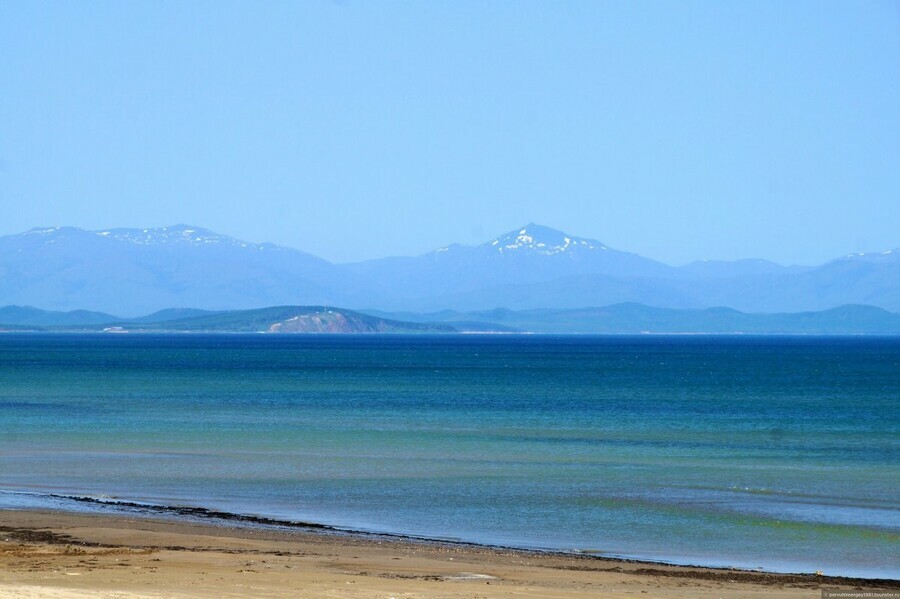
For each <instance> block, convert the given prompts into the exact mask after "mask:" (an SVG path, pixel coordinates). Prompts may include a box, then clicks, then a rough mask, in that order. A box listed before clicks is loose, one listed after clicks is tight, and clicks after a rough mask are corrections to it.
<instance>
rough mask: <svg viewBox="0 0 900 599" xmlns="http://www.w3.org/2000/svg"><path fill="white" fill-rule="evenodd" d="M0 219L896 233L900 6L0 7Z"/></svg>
mask: <svg viewBox="0 0 900 599" xmlns="http://www.w3.org/2000/svg"><path fill="white" fill-rule="evenodd" d="M0 56H2V60H0V216H2V218H0V234H8V233H15V232H19V231H23V230H26V229H29V228H31V227H33V226H44V225H74V226H80V227H86V228H106V227H115V226H139V227H146V226H162V225H167V224H174V223H190V224H194V225H199V226H205V227H208V228H211V229H214V230H217V231H219V232H222V233H227V234H230V235H234V236H236V237H240V238H244V239H249V240H252V241H273V242H275V243H279V244H283V245H289V246H293V247H297V248H300V249H303V250H306V251H310V252H312V253H315V254H318V255H321V256H323V257H325V258H328V259H331V260H335V261H349V260H357V259H364V258H370V257H381V256H385V255H408V254H416V253H422V252H425V251H428V250H431V249H434V248H436V247H438V246H442V245H445V244H447V243H450V242H453V241H460V242H463V243H475V242H480V241H484V240H486V239H488V238H490V237H491V236H493V235H495V234H498V233H501V232H504V231H506V230H509V229H512V228H514V227H516V226H519V225H521V224H524V223H526V222H529V221H535V222H538V223H541V224H545V225H548V226H552V227H556V228H559V229H563V230H565V231H567V232H570V233H572V234H575V235H581V236H586V237H593V238H597V239H600V240H601V241H603V242H605V243H606V244H608V245H610V246H612V247H615V248H618V249H624V250H629V251H634V252H637V253H640V254H643V255H646V256H648V257H652V258H656V259H659V260H662V261H665V262H669V263H672V264H680V263H684V262H688V261H690V260H694V259H699V258H723V259H735V258H744V257H762V258H769V259H773V260H776V261H779V262H782V263H810V264H811V263H818V262H822V261H824V260H826V259H829V258H832V257H836V256H838V255H841V254H844V253H846V252H850V251H876V250H883V249H888V248H895V247H898V246H900V3H898V2H895V1H883V2H866V1H860V2H857V1H852V2H851V1H847V2H827V1H826V2H822V1H814V2H803V1H791V2H779V1H774V0H772V1H769V2H721V1H712V2H630V1H628V2H625V1H623V2H601V1H593V0H592V1H587V2H556V1H551V0H547V1H545V2H526V1H508V2H506V1H493V2H483V1H480V0H479V1H472V2H463V1H455V0H454V1H446V2H438V1H434V2H374V1H372V2H356V1H353V0H347V1H344V2H324V1H323V2H313V1H310V2H249V1H248V2H225V1H220V0H217V1H215V2H200V1H191V2H136V1H135V2H132V1H129V2H119V1H114V2H51V3H47V2H37V1H34V2H32V1H29V2H24V1H21V2H3V3H0Z"/></svg>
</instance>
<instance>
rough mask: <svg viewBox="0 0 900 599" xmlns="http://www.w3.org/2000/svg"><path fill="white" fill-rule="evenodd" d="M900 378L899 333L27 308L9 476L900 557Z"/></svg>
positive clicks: (712, 547)
mask: <svg viewBox="0 0 900 599" xmlns="http://www.w3.org/2000/svg"><path fill="white" fill-rule="evenodd" d="M898 402H900V339H898V338H892V339H889V338H883V339H879V338H807V337H803V338H794V337H707V336H689V337H682V336H679V337H650V336H642V337H576V336H565V337H549V336H469V335H463V336H386V335H382V336H310V335H296V336H276V335H169V336H165V335H24V334H5V335H0V489H6V490H10V491H35V492H38V493H47V492H50V493H66V494H76V495H92V496H96V495H104V496H112V497H117V498H122V499H128V500H140V501H146V502H151V503H157V504H165V505H197V506H204V507H210V508H215V509H220V510H226V511H232V512H237V513H252V514H259V515H265V516H272V517H278V518H286V519H295V520H304V521H314V522H321V523H326V524H334V525H337V526H343V527H349V528H361V529H366V530H373V531H382V532H393V533H403V534H412V535H419V536H427V537H436V538H454V539H461V540H466V541H473V542H480V543H490V544H501V545H513V546H522V547H535V548H547V549H561V550H578V551H595V552H599V553H602V554H607V555H620V556H629V557H638V558H647V559H654V560H663V561H673V562H678V563H692V564H704V565H723V566H741V567H748V568H756V567H760V566H761V567H763V568H765V569H770V570H778V571H814V570H823V571H824V572H825V573H826V574H848V575H863V576H878V577H892V578H898V577H900V493H898V491H900V410H898V405H900V403H898ZM39 502H40V496H39V495H38V496H35V495H27V496H23V495H10V494H4V493H0V507H2V506H4V505H6V506H13V505H18V506H21V505H22V504H35V503H39Z"/></svg>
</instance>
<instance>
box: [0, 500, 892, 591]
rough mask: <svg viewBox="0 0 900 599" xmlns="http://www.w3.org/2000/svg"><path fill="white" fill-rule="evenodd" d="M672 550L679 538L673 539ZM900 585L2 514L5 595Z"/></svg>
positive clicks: (168, 523)
mask: <svg viewBox="0 0 900 599" xmlns="http://www.w3.org/2000/svg"><path fill="white" fill-rule="evenodd" d="M673 542H674V540H673ZM823 588H826V589H834V590H839V589H840V590H859V591H874V590H878V589H884V590H891V591H894V592H895V593H897V596H898V597H900V581H873V580H862V579H848V578H832V577H828V576H815V575H780V574H766V573H761V572H748V571H740V570H722V569H710V568H689V567H676V566H665V565H659V564H650V563H641V562H631V561H623V560H614V559H605V558H597V557H591V556H578V555H560V554H540V553H535V552H528V551H515V550H505V549H493V548H487V547H479V546H472V545H459V544H447V543H437V542H435V543H430V542H429V543H421V542H411V541H408V540H403V539H391V538H384V537H377V536H372V535H353V534H334V533H329V532H322V531H315V530H308V531H307V530H296V531H294V530H291V531H276V530H271V529H264V528H253V527H241V526H237V527H234V526H228V525H213V524H207V523H186V522H177V521H172V520H160V519H152V518H140V517H129V516H120V515H86V514H70V513H61V512H45V511H13V510H10V511H0V597H22V598H25V597H59V598H69V597H73V598H74V597H78V598H87V597H108V598H120V599H130V598H133V597H350V598H354V597H361V598H362V597H364V598H376V597H377V598H385V599H387V598H389V597H395V598H397V599H400V598H401V597H403V598H417V597H448V598H453V597H460V598H462V597H466V598H476V597H483V598H487V597H504V598H513V597H515V598H520V597H535V598H537V597H541V598H568V597H665V598H681V597H683V598H692V599H693V598H697V597H760V598H761V597H797V598H800V597H803V598H806V599H809V598H813V597H819V596H820V589H823Z"/></svg>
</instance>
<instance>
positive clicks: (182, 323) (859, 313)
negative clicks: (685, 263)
mask: <svg viewBox="0 0 900 599" xmlns="http://www.w3.org/2000/svg"><path fill="white" fill-rule="evenodd" d="M0 331H2V332H16V331H40V332H82V333H83V332H109V333H132V332H133V333H406V334H410V333H565V334H568V333H582V334H584V333H586V334H640V333H655V334H679V333H707V334H764V335H900V314H895V313H892V312H887V311H886V310H882V309H881V308H874V307H872V306H841V307H839V308H833V309H831V310H824V311H820V312H799V313H794V314H746V313H744V312H738V311H737V310H732V309H730V308H707V309H704V310H675V309H672V308H653V307H650V306H644V305H642V304H615V305H612V306H606V307H603V308H576V309H569V310H563V309H538V310H518V311H517V310H509V309H506V308H498V309H495V310H486V311H479V312H457V311H454V310H443V311H441V312H435V313H427V314H422V313H395V314H390V313H362V312H357V311H354V310H346V309H343V308H335V307H333V306H273V307H269V308H257V309H253V310H227V311H204V310H161V311H159V312H155V313H153V314H149V315H146V316H142V317H138V318H127V319H123V318H117V317H116V316H113V315H110V314H103V313H100V312H87V311H85V310H74V311H71V312H50V311H45V310H38V309H36V308H23V307H19V306H6V307H3V308H0Z"/></svg>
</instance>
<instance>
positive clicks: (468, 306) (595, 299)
mask: <svg viewBox="0 0 900 599" xmlns="http://www.w3.org/2000/svg"><path fill="white" fill-rule="evenodd" d="M621 303H631V304H634V303H637V304H644V305H646V306H650V307H654V308H667V309H680V310H685V309H690V310H704V309H708V308H720V307H724V308H730V309H732V310H739V311H742V312H753V313H788V312H804V311H822V310H830V309H833V308H837V307H839V306H842V305H845V304H861V305H869V306H874V307H878V308H882V309H884V310H887V311H890V312H898V311H900V249H897V250H887V251H884V252H879V253H875V254H850V255H846V256H842V257H839V258H836V259H834V260H831V261H829V262H826V263H825V264H821V265H818V266H782V265H779V264H776V263H773V262H769V261H765V260H739V261H733V262H725V261H702V262H694V263H692V264H688V265H686V266H681V267H674V266H670V265H667V264H664V263H662V262H658V261H655V260H651V259H649V258H645V257H642V256H639V255H637V254H633V253H629V252H624V251H620V250H616V249H613V248H610V247H608V246H607V245H606V244H604V243H602V242H600V241H597V240H593V239H586V238H580V237H576V236H573V235H568V234H566V233H563V232H561V231H557V230H555V229H551V228H548V227H544V226H540V225H536V224H528V225H525V226H523V227H520V228H517V229H514V230H512V231H510V232H508V233H506V234H503V235H500V236H498V237H496V238H494V239H491V240H488V241H486V242H485V243H482V244H480V245H474V246H465V245H459V244H454V245H450V246H447V247H440V248H437V249H435V250H434V251H432V252H429V253H427V254H423V255H421V256H414V257H391V258H382V259H377V260H368V261H364V262H357V263H350V264H333V263H331V262H328V261H326V260H324V259H322V258H319V257H316V256H314V255H312V254H309V253H306V252H303V251H300V250H296V249H292V248H287V247H282V246H277V245H274V244H271V243H250V242H246V241H241V240H238V239H235V238H232V237H228V236H226V235H221V234H218V233H215V232H213V231H209V230H206V229H202V228H200V227H193V226H187V225H176V226H171V227H161V228H148V229H108V230H102V231H87V230H83V229H78V228H74V227H52V228H37V229H32V230H31V231H27V232H25V233H20V234H16V235H7V236H4V237H0V305H5V304H15V305H30V306H37V307H38V308H42V309H47V310H64V311H70V310H76V309H81V310H89V311H95V312H104V313H111V314H115V315H118V316H119V317H133V316H135V315H139V314H147V313H151V312H154V311H158V310H162V309H171V308H177V309H201V310H233V309H251V308H260V307H264V306H272V305H321V306H335V305H339V306H345V307H348V308H352V309H355V310H365V309H368V310H378V311H383V312H386V313H387V312H399V311H405V312H434V311H441V310H455V311H460V312H471V311H485V310H494V309H496V308H506V309H510V310H518V311H523V310H537V309H555V310H567V309H582V308H588V307H598V306H608V305H611V304H621Z"/></svg>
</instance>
